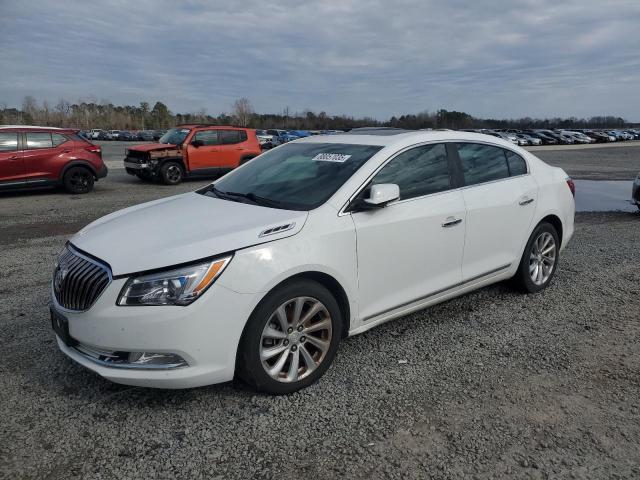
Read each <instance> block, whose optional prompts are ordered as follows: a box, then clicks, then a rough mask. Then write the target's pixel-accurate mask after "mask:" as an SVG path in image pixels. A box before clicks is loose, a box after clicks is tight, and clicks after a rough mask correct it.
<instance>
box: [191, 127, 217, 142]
mask: <svg viewBox="0 0 640 480" xmlns="http://www.w3.org/2000/svg"><path fill="white" fill-rule="evenodd" d="M193 139H194V140H200V141H201V142H202V143H203V144H204V145H218V131H217V130H203V131H201V132H196V134H195V135H194V137H193Z"/></svg>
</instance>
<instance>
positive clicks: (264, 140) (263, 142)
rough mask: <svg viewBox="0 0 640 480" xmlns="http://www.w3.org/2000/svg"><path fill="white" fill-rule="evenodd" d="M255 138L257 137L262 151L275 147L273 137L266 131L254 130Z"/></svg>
mask: <svg viewBox="0 0 640 480" xmlns="http://www.w3.org/2000/svg"><path fill="white" fill-rule="evenodd" d="M256 136H257V137H258V142H260V146H261V147H262V148H263V149H264V148H273V147H274V146H275V142H274V139H273V135H269V134H268V133H267V131H266V130H256Z"/></svg>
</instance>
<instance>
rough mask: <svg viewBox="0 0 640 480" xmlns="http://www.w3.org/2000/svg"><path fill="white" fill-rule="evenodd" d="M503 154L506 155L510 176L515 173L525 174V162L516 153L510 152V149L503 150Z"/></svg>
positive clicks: (515, 174) (513, 175)
mask: <svg viewBox="0 0 640 480" xmlns="http://www.w3.org/2000/svg"><path fill="white" fill-rule="evenodd" d="M504 153H505V155H506V156H507V163H508V164H509V173H510V174H511V176H512V177H515V176H517V175H525V174H526V173H527V163H526V162H525V161H524V158H522V157H521V156H520V155H518V154H517V153H514V152H512V151H511V150H505V151H504Z"/></svg>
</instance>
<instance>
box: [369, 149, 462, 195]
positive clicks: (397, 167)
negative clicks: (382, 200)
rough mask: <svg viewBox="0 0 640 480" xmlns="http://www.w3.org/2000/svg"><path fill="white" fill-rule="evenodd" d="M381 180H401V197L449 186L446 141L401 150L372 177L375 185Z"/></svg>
mask: <svg viewBox="0 0 640 480" xmlns="http://www.w3.org/2000/svg"><path fill="white" fill-rule="evenodd" d="M381 183H395V184H397V185H398V186H399V187H400V199H401V200H407V199H409V198H415V197H422V196H424V195H429V194H431V193H437V192H442V191H444V190H449V188H450V187H451V183H450V179H449V163H448V161H447V151H446V148H445V146H444V144H443V143H438V144H435V145H425V146H422V147H417V148H412V149H411V150H407V151H406V152H403V153H401V154H400V155H398V156H397V157H396V158H394V159H393V160H391V161H390V162H389V163H388V164H387V165H385V166H384V167H383V168H382V170H380V171H379V172H378V173H377V174H376V176H375V177H373V180H372V181H371V184H372V185H375V184H381Z"/></svg>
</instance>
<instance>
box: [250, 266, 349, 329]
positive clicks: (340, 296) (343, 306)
mask: <svg viewBox="0 0 640 480" xmlns="http://www.w3.org/2000/svg"><path fill="white" fill-rule="evenodd" d="M297 280H312V281H314V282H316V283H319V284H320V285H322V286H323V287H325V288H326V289H327V290H329V292H330V293H331V294H332V295H333V296H334V298H335V299H336V301H337V302H338V306H339V307H340V313H342V318H343V322H342V332H340V336H341V338H346V337H347V336H349V329H350V325H351V306H350V305H349V297H348V296H347V292H346V290H345V289H344V287H343V286H342V285H341V284H340V282H338V280H336V279H335V278H334V277H333V276H331V275H329V274H328V273H325V272H320V271H317V270H308V271H304V272H298V273H295V274H293V275H291V276H289V277H287V278H285V279H283V280H281V281H280V282H278V283H277V284H276V285H274V286H273V287H272V288H271V289H269V291H268V292H267V293H265V294H264V295H263V296H262V298H261V299H260V301H259V302H258V303H257V304H256V306H255V307H254V308H253V310H252V313H251V315H253V312H255V310H256V309H257V308H258V307H259V306H260V304H262V302H264V300H265V299H266V298H267V297H269V295H270V294H271V293H273V292H274V291H276V290H278V289H279V288H282V287H283V286H284V285H287V284H289V283H292V282H295V281H297ZM248 323H249V322H247V324H248ZM245 328H246V325H245ZM243 335H244V331H243Z"/></svg>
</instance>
